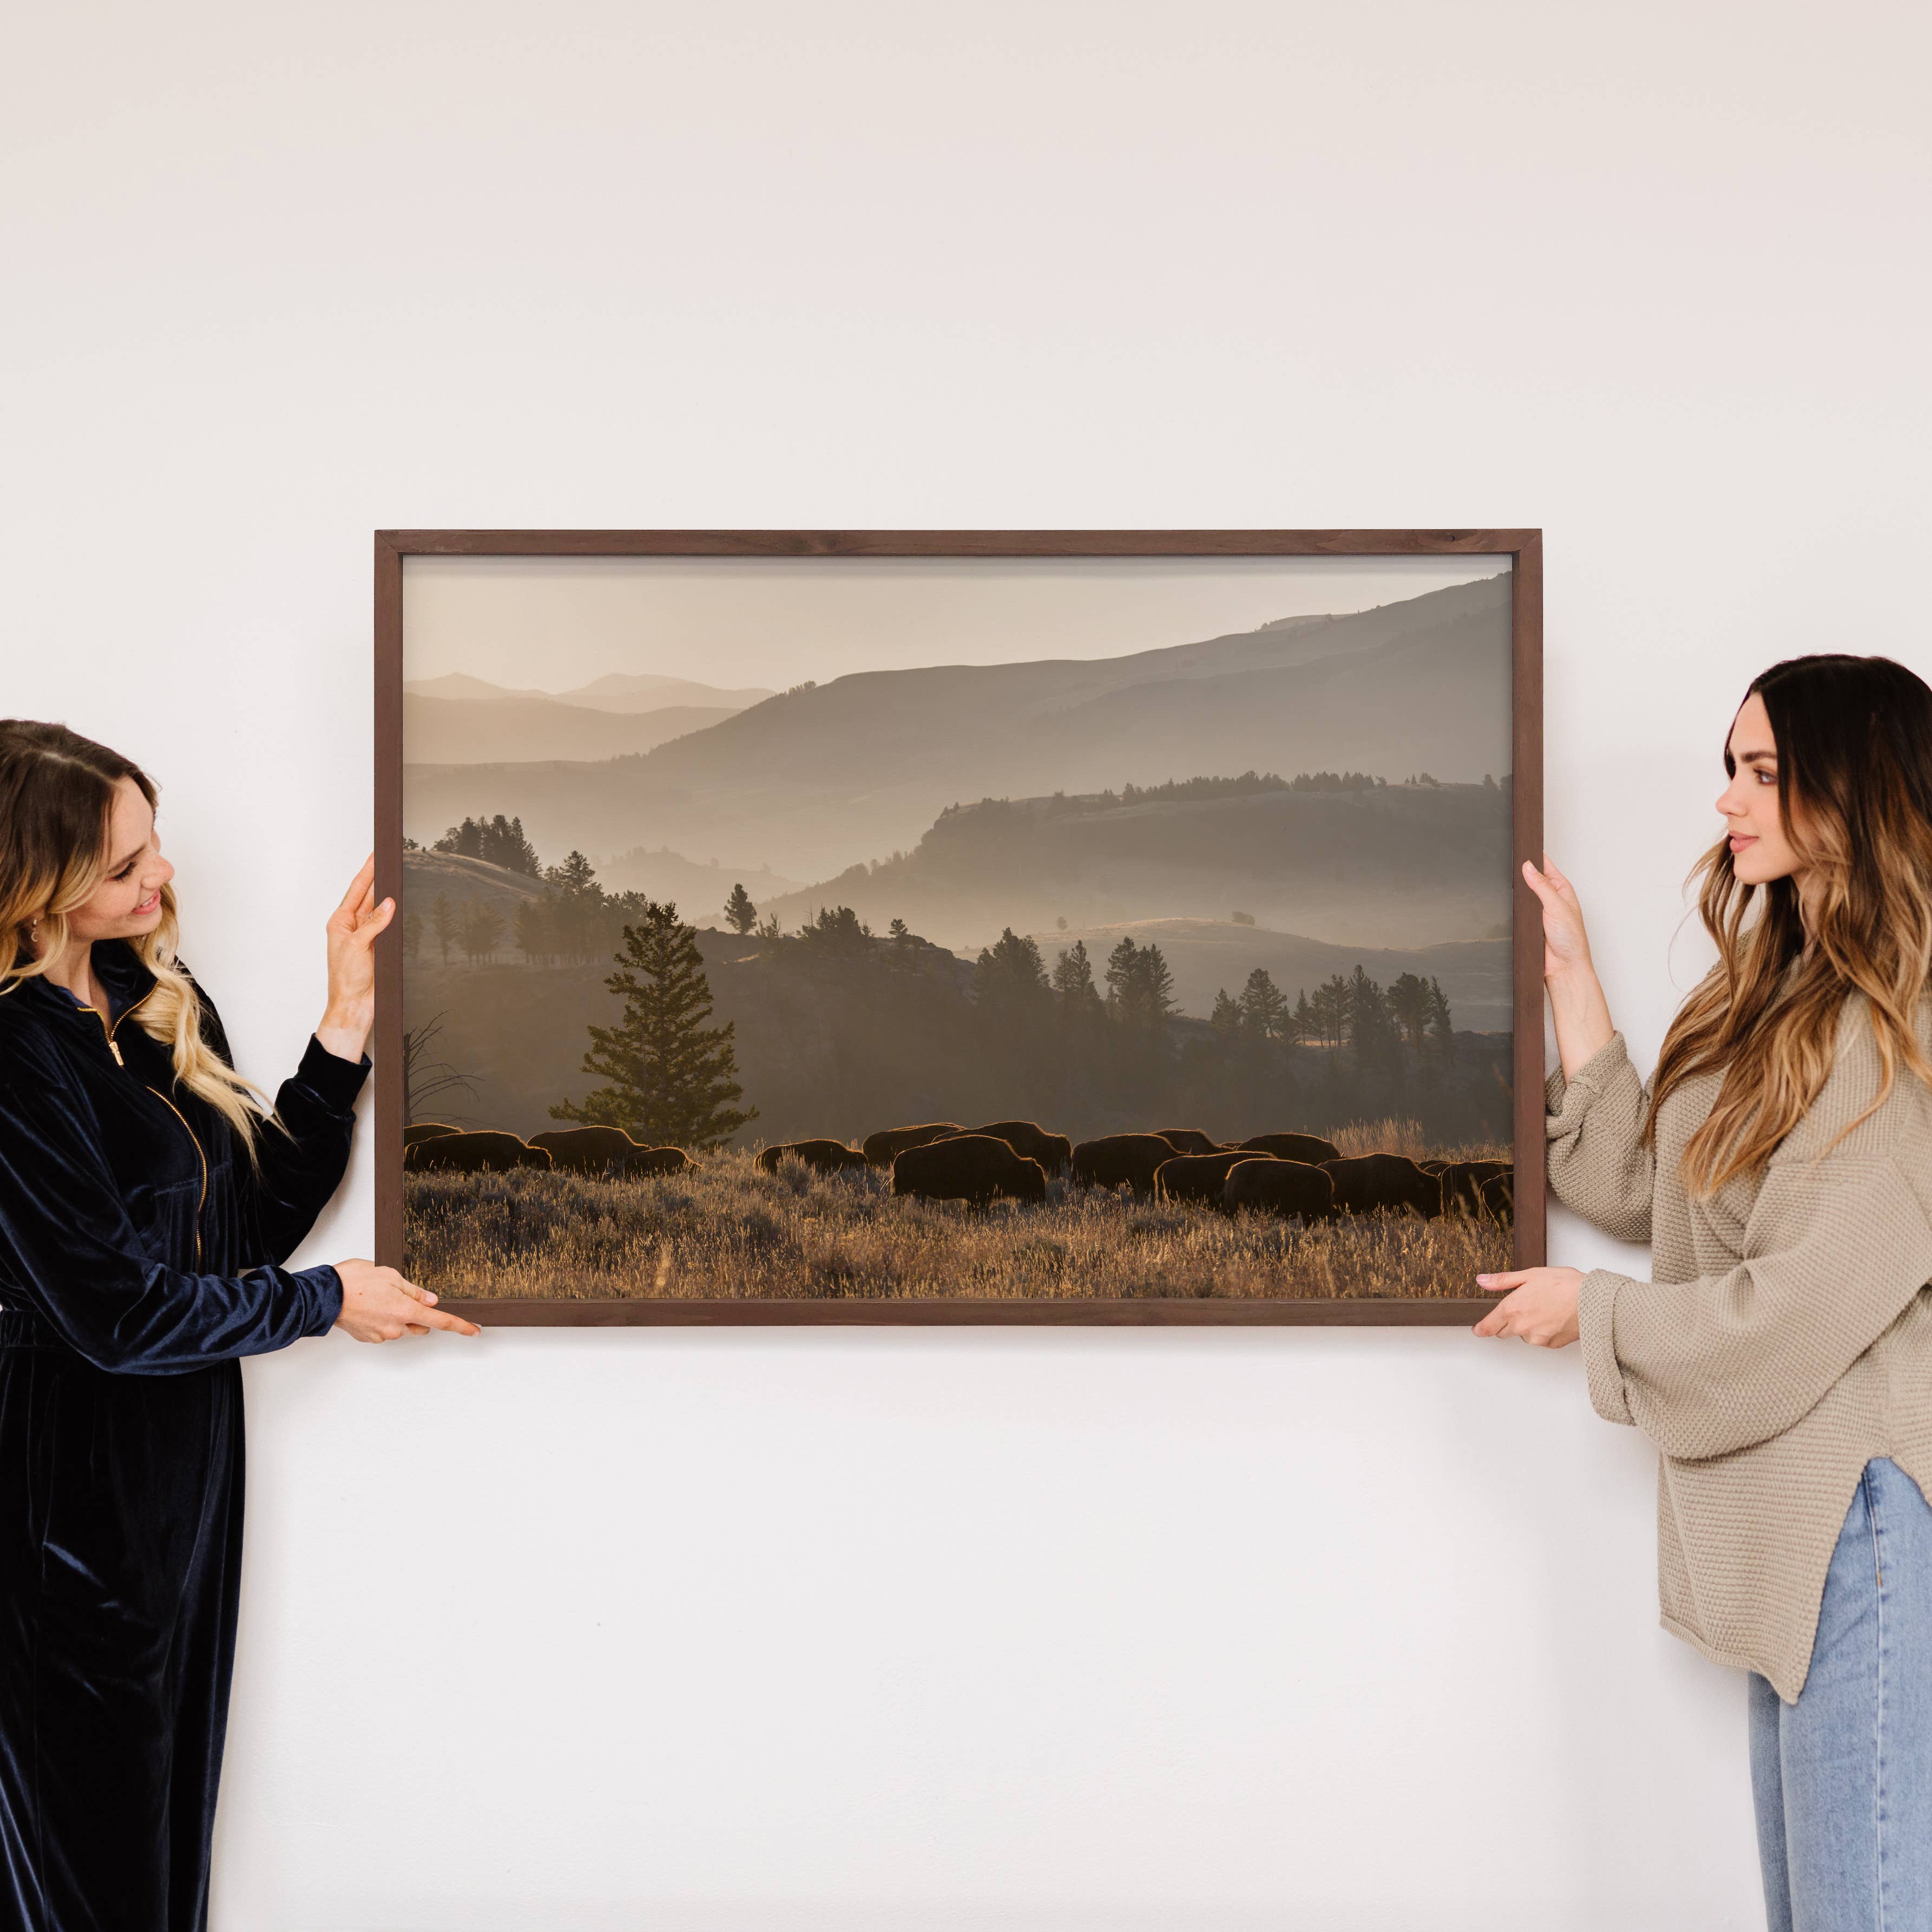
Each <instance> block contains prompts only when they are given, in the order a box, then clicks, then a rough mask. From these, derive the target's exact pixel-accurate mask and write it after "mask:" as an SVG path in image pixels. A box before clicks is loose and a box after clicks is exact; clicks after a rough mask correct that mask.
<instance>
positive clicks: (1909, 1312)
mask: <svg viewBox="0 0 1932 1932" xmlns="http://www.w3.org/2000/svg"><path fill="white" fill-rule="evenodd" d="M1919 1037H1920V1040H1921V1043H1923V1044H1924V1045H1925V1046H1926V1047H1927V1050H1928V1052H1932V996H1928V998H1927V999H1926V1000H1925V1001H1921V1006H1920V1010H1919ZM1720 1080H1721V1076H1719V1075H1718V1074H1717V1073H1709V1074H1703V1075H1700V1076H1697V1078H1695V1079H1692V1080H1690V1081H1688V1082H1685V1084H1684V1085H1682V1086H1680V1087H1679V1088H1677V1090H1676V1091H1675V1092H1674V1093H1673V1094H1671V1095H1670V1097H1668V1098H1667V1100H1665V1102H1664V1107H1663V1109H1662V1111H1661V1114H1660V1115H1659V1116H1658V1132H1657V1146H1656V1151H1655V1158H1654V1159H1653V1157H1652V1151H1651V1150H1649V1148H1641V1147H1640V1146H1639V1145H1637V1130H1638V1127H1639V1126H1640V1124H1641V1122H1642V1121H1643V1115H1644V1112H1645V1110H1646V1109H1647V1107H1648V1106H1649V1100H1650V1085H1651V1083H1650V1082H1649V1081H1644V1082H1640V1081H1639V1079H1638V1078H1637V1072H1636V1070H1635V1069H1634V1067H1632V1066H1631V1063H1630V1058H1629V1055H1628V1053H1627V1052H1626V1051H1625V1043H1624V1037H1623V1035H1622V1034H1621V1033H1617V1034H1612V1036H1611V1037H1610V1040H1609V1041H1608V1042H1607V1043H1606V1044H1605V1045H1604V1046H1601V1047H1600V1048H1598V1050H1597V1052H1595V1053H1594V1054H1593V1055H1592V1056H1591V1057H1590V1058H1589V1060H1588V1061H1586V1062H1585V1063H1584V1064H1583V1066H1581V1067H1579V1068H1578V1069H1577V1074H1576V1077H1575V1078H1574V1079H1572V1080H1571V1081H1569V1082H1567V1083H1566V1082H1565V1079H1564V1077H1563V1073H1562V1069H1561V1068H1560V1067H1559V1068H1558V1069H1556V1070H1555V1071H1553V1073H1551V1074H1550V1076H1549V1079H1548V1081H1547V1083H1546V1088H1545V1100H1546V1103H1547V1109H1548V1118H1547V1122H1546V1125H1547V1130H1548V1136H1549V1175H1550V1186H1551V1187H1552V1189H1553V1190H1554V1192H1555V1193H1556V1198H1557V1199H1559V1201H1561V1202H1563V1203H1564V1205H1565V1206H1567V1207H1569V1208H1574V1210H1575V1211H1577V1213H1578V1214H1581V1215H1583V1217H1585V1218H1586V1220H1590V1221H1592V1222H1594V1223H1596V1225H1597V1226H1598V1227H1600V1228H1602V1229H1604V1231H1605V1232H1607V1233H1609V1234H1612V1235H1616V1236H1617V1237H1618V1238H1619V1239H1621V1240H1623V1241H1649V1242H1650V1243H1651V1244H1652V1268H1653V1271H1654V1274H1655V1280H1650V1281H1639V1280H1634V1279H1633V1278H1632V1277H1630V1276H1628V1275H1622V1274H1616V1273H1614V1272H1613V1271H1612V1270H1610V1269H1609V1268H1593V1269H1592V1270H1591V1271H1589V1273H1588V1274H1586V1275H1585V1276H1584V1277H1583V1288H1582V1290H1581V1292H1580V1296H1579V1298H1578V1319H1579V1323H1580V1328H1581V1330H1582V1336H1583V1360H1584V1365H1585V1367H1586V1372H1587V1374H1588V1379H1589V1390H1590V1400H1591V1401H1592V1403H1593V1404H1594V1405H1595V1407H1596V1409H1597V1412H1598V1414H1599V1415H1603V1416H1605V1417H1607V1418H1608V1419H1609V1420H1610V1421H1613V1422H1624V1423H1634V1424H1636V1425H1637V1427H1638V1428H1640V1429H1641V1430H1643V1433H1645V1434H1646V1436H1649V1438H1650V1439H1651V1440H1652V1442H1655V1444H1656V1445H1657V1446H1658V1449H1659V1450H1660V1451H1661V1452H1662V1454H1661V1457H1660V1458H1659V1460H1658V1491H1657V1532H1658V1550H1657V1553H1658V1595H1659V1597H1660V1599H1661V1604H1662V1607H1663V1619H1662V1621H1663V1623H1664V1628H1666V1629H1667V1630H1670V1631H1675V1632H1676V1634H1677V1635H1679V1637H1684V1638H1686V1639H1688V1640H1689V1641H1690V1642H1691V1643H1693V1644H1694V1645H1696V1646H1697V1648H1698V1649H1700V1650H1701V1651H1702V1652H1703V1653H1704V1655H1706V1656H1707V1657H1709V1658H1714V1659H1715V1660H1716V1661H1718V1663H1720V1664H1736V1665H1739V1666H1741V1667H1748V1668H1750V1669H1751V1670H1757V1671H1760V1672H1761V1673H1763V1675H1764V1676H1766V1677H1767V1678H1769V1679H1770V1681H1771V1682H1772V1684H1773V1685H1775V1687H1776V1688H1777V1690H1778V1694H1779V1695H1780V1696H1781V1697H1784V1698H1785V1699H1787V1700H1795V1699H1796V1697H1797V1696H1798V1694H1799V1691H1801V1690H1802V1688H1804V1684H1805V1677H1806V1675H1807V1674H1808V1672H1809V1670H1810V1669H1811V1646H1812V1640H1813V1637H1814V1634H1815V1633H1816V1631H1817V1625H1818V1607H1819V1602H1820V1598H1821V1597H1822V1596H1823V1592H1824V1587H1825V1573H1826V1568H1827V1567H1828V1565H1829V1564H1830V1562H1831V1559H1832V1549H1833V1547H1834V1546H1835V1544H1836V1542H1837V1541H1838V1532H1839V1529H1840V1528H1841V1526H1842V1525H1843V1522H1844V1518H1845V1511H1846V1508H1848V1507H1849V1504H1850V1502H1851V1499H1852V1491H1853V1490H1855V1488H1856V1487H1857V1485H1858V1475H1859V1472H1860V1471H1861V1470H1862V1469H1864V1466H1865V1464H1866V1463H1867V1460H1870V1458H1871V1457H1874V1456H1888V1457H1891V1459H1892V1460H1894V1462H1896V1463H1897V1464H1898V1465H1899V1466H1900V1468H1901V1469H1903V1470H1904V1471H1905V1472H1906V1473H1907V1474H1908V1475H1910V1476H1911V1477H1912V1479H1913V1481H1915V1482H1916V1483H1917V1484H1918V1486H1919V1487H1920V1488H1921V1490H1925V1492H1926V1493H1927V1495H1928V1496H1932V1292H1927V1290H1928V1289H1932V1094H1928V1092H1927V1089H1926V1088H1925V1087H1924V1085H1923V1083H1921V1082H1920V1081H1919V1080H1918V1079H1917V1078H1916V1077H1915V1076H1913V1075H1912V1073H1909V1071H1907V1070H1905V1069H1903V1068H1900V1069H1899V1070H1898V1072H1897V1076H1896V1077H1895V1079H1894V1084H1893V1087H1892V1091H1891V1096H1890V1097H1889V1098H1888V1100H1886V1102H1885V1105H1884V1106H1882V1107H1881V1108H1880V1109H1879V1111H1878V1112H1876V1113H1875V1114H1873V1115H1872V1116H1871V1117H1870V1119H1868V1120H1867V1121H1865V1123H1864V1124H1863V1125H1862V1126H1861V1127H1858V1128H1856V1129H1855V1130H1853V1131H1852V1133H1849V1134H1848V1135H1846V1137H1845V1138H1844V1139H1843V1140H1841V1141H1840V1142H1839V1143H1838V1145H1837V1146H1836V1147H1835V1148H1833V1149H1832V1151H1831V1152H1830V1153H1829V1154H1826V1155H1825V1156H1824V1157H1823V1159H1822V1160H1820V1159H1817V1154H1818V1152H1819V1150H1820V1149H1821V1148H1823V1146H1824V1145H1825V1144H1826V1142H1828V1141H1829V1140H1830V1139H1831V1138H1832V1136H1833V1135H1834V1134H1835V1133H1837V1132H1838V1130H1839V1129H1840V1128H1841V1127H1843V1126H1844V1124H1846V1121H1849V1120H1851V1119H1852V1118H1853V1117H1854V1116H1855V1115H1856V1114H1857V1113H1858V1112H1859V1111H1860V1109H1862V1108H1863V1107H1864V1106H1866V1105H1867V1103H1869V1102H1870V1100H1871V1099H1872V1097H1873V1095H1874V1094H1876V1092H1877V1091H1878V1080H1879V1061H1878V1052H1877V1047H1876V1043H1875V1041H1874V1040H1873V1034H1872V1031H1871V1026H1870V1019H1869V1008H1868V1007H1867V1002H1866V1001H1865V999H1864V996H1863V995H1861V994H1858V993H1854V994H1852V995H1850V996H1849V998H1847V1000H1846V1003H1845V1007H1844V1011H1843V1013H1842V1015H1841V1018H1840V1020H1839V1025H1838V1040H1837V1046H1836V1057H1835V1062H1834V1064H1833V1067H1832V1073H1831V1076H1830V1078H1829V1080H1828V1081H1827V1082H1826V1085H1825V1086H1824V1088H1823V1091H1821V1092H1820V1094H1819V1096H1818V1097H1817V1100H1816V1101H1814V1103H1813V1104H1812V1107H1811V1111H1810V1112H1809V1113H1808V1114H1807V1115H1805V1118H1804V1119H1803V1120H1802V1121H1800V1122H1799V1124H1798V1125H1797V1126H1796V1127H1795V1128H1793V1130H1792V1131H1791V1133H1790V1134H1788V1135H1787V1136H1786V1137H1785V1139H1784V1141H1783V1142H1782V1143H1781V1145H1779V1147H1778V1150H1777V1151H1776V1153H1775V1154H1774V1155H1773V1156H1772V1160H1771V1162H1770V1163H1769V1167H1768V1169H1766V1171H1765V1172H1764V1173H1763V1175H1762V1176H1761V1177H1759V1178H1751V1177H1749V1176H1741V1177H1739V1178H1736V1179H1735V1180H1733V1181H1730V1183H1728V1184H1727V1185H1726V1186H1725V1187H1723V1188H1722V1189H1721V1190H1719V1191H1718V1193H1717V1195H1716V1196H1715V1197H1713V1198H1712V1199H1707V1200H1703V1201H1693V1200H1691V1199H1687V1197H1686V1195H1685V1188H1684V1185H1683V1181H1682V1176H1681V1173H1680V1171H1679V1163H1680V1160H1681V1157H1682V1154H1683V1151H1684V1147H1685V1142H1688V1140H1689V1139H1690V1137H1691V1135H1692V1134H1693V1133H1694V1132H1695V1131H1696V1130H1697V1127H1698V1125H1699V1124H1700V1123H1701V1122H1702V1121H1703V1120H1704V1118H1705V1117H1706V1115H1708V1114H1709V1112H1710V1110H1711V1106H1712V1103H1713V1101H1714V1100H1715V1098H1716V1096H1717V1091H1718V1085H1719V1084H1720Z"/></svg>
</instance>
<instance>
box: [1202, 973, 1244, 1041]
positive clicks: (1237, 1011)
mask: <svg viewBox="0 0 1932 1932" xmlns="http://www.w3.org/2000/svg"><path fill="white" fill-rule="evenodd" d="M1208 1025H1210V1026H1211V1027H1212V1028H1214V1031H1215V1032H1216V1033H1217V1034H1220V1037H1222V1039H1223V1040H1233V1039H1235V1037H1237V1036H1238V1034H1240V1032H1241V1007H1240V1006H1239V1005H1238V1004H1237V1003H1236V1002H1235V1001H1233V1000H1231V999H1230V998H1229V997H1228V989H1227V988H1226V986H1217V987H1216V988H1215V989H1214V1011H1213V1012H1212V1013H1210V1014H1209V1015H1208Z"/></svg>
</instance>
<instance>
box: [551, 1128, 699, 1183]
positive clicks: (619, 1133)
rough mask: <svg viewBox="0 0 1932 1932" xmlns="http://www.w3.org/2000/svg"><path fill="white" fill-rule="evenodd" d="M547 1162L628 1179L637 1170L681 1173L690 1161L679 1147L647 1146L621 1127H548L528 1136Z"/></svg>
mask: <svg viewBox="0 0 1932 1932" xmlns="http://www.w3.org/2000/svg"><path fill="white" fill-rule="evenodd" d="M530 1145H531V1146H532V1147H533V1148H542V1149H543V1150H544V1152H545V1153H546V1154H548V1155H549V1156H550V1162H551V1165H552V1166H555V1167H558V1168H561V1169H564V1170H565V1171H566V1172H569V1173H571V1174H601V1175H617V1176H619V1177H620V1178H623V1179H625V1180H632V1179H634V1178H637V1176H638V1175H651V1174H682V1172H684V1170H685V1169H686V1168H687V1167H689V1166H691V1165H692V1163H691V1157H690V1156H689V1155H688V1154H686V1153H685V1151H684V1150H683V1148H673V1147H663V1148H654V1147H647V1146H646V1145H645V1144H644V1143H643V1142H642V1141H636V1140H633V1139H631V1136H629V1135H628V1134H627V1133H625V1131H624V1130H623V1129H622V1127H552V1128H550V1129H549V1130H547V1132H545V1133H541V1134H532V1135H531V1136H530Z"/></svg>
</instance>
